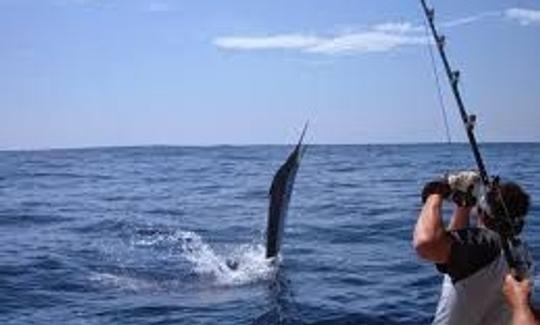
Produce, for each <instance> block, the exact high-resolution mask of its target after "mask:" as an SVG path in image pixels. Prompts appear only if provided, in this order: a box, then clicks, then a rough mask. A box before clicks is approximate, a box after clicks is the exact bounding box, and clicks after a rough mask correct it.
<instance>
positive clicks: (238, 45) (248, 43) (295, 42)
mask: <svg viewBox="0 0 540 325" xmlns="http://www.w3.org/2000/svg"><path fill="white" fill-rule="evenodd" d="M320 42H321V39H320V38H318V37H313V36H306V35H300V34H286V35H275V36H266V37H221V38H218V39H216V40H214V44H215V45H216V46H218V47H220V48H224V49H231V50H233V49H235V50H264V49H302V48H308V47H311V46H315V45H316V44H318V43H320Z"/></svg>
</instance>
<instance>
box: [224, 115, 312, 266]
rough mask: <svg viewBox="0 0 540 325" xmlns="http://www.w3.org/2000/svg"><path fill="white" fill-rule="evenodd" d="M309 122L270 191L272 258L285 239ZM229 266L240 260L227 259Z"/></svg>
mask: <svg viewBox="0 0 540 325" xmlns="http://www.w3.org/2000/svg"><path fill="white" fill-rule="evenodd" d="M307 127H308V123H306V125H305V126H304V129H303V130H302V134H301V135H300V140H298V143H297V144H296V146H295V148H294V150H293V151H292V152H291V153H290V155H289V157H288V158H287V160H286V161H285V163H284V164H283V165H281V167H279V169H278V171H277V172H276V174H275V175H274V178H273V180H272V184H271V185H270V190H269V191H268V198H269V205H268V221H267V227H266V258H267V259H272V258H275V257H276V256H277V255H278V254H279V250H280V248H281V242H282V239H283V230H284V228H285V219H286V217H287V210H288V209H289V202H290V200H291V195H292V191H293V186H294V180H295V178H296V172H297V171H298V167H299V166H300V160H301V159H302V156H303V154H304V151H305V147H304V146H303V144H302V141H303V139H304V135H305V134H306V130H307ZM226 265H227V267H229V269H231V270H237V269H238V267H239V262H238V261H237V260H232V259H227V261H226Z"/></svg>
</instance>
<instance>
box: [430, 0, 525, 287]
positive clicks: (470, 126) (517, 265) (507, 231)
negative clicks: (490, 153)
mask: <svg viewBox="0 0 540 325" xmlns="http://www.w3.org/2000/svg"><path fill="white" fill-rule="evenodd" d="M420 2H421V3H422V8H423V9H424V14H425V16H426V18H427V22H428V24H429V28H430V30H431V33H432V35H433V38H434V40H435V43H436V45H437V49H438V50H439V54H440V56H441V59H442V62H443V64H444V69H445V71H446V76H447V77H448V81H449V82H450V85H451V88H452V93H453V94H454V98H455V100H456V103H457V106H458V108H459V113H460V115H461V120H462V121H463V124H464V126H465V131H466V133H467V138H468V139H469V144H470V146H471V149H472V152H473V155H474V159H475V160H476V165H477V166H478V172H479V174H480V179H481V180H482V183H483V185H484V186H485V187H486V189H488V191H496V192H497V193H496V194H498V199H499V200H500V202H501V204H502V206H503V210H504V215H503V216H495V217H496V218H497V219H498V220H497V221H498V222H499V223H500V224H501V225H502V226H503V227H501V228H503V229H504V231H502V230H501V231H500V232H499V234H500V236H501V244H502V250H503V253H504V256H505V259H506V262H507V264H508V266H509V267H510V268H512V269H514V270H516V272H518V273H517V274H516V278H518V279H519V278H522V277H523V276H524V272H523V265H522V264H523V263H522V261H521V259H522V257H520V256H516V255H514V254H513V252H512V249H511V246H512V247H513V248H516V247H518V246H520V245H521V241H520V240H519V238H517V236H516V235H515V231H514V229H513V223H512V221H511V218H510V215H509V213H508V210H507V209H506V205H505V203H504V200H503V197H502V195H501V192H500V190H499V188H498V186H497V182H498V180H497V179H495V181H492V180H491V179H490V177H489V175H488V173H487V170H486V166H485V165H484V160H483V159H482V155H481V154H480V149H479V148H478V143H477V142H476V137H475V135H474V124H475V122H476V116H475V115H468V114H467V111H466V109H465V104H464V103H463V100H462V98H461V94H460V92H459V75H460V74H459V71H458V70H453V69H452V67H451V66H450V62H449V60H448V57H447V55H446V52H445V41H446V39H445V37H444V36H443V35H440V34H439V32H438V31H437V28H436V27H435V10H434V9H433V8H429V7H428V5H427V4H426V0H420ZM515 250H516V249H514V251H515ZM525 272H526V270H525Z"/></svg>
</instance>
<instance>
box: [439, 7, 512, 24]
mask: <svg viewBox="0 0 540 325" xmlns="http://www.w3.org/2000/svg"><path fill="white" fill-rule="evenodd" d="M501 15H502V13H501V12H500V11H486V12H482V13H479V14H476V15H472V16H467V17H462V18H458V19H454V20H450V21H447V22H444V23H443V24H442V26H443V27H447V28H448V27H457V26H463V25H469V24H472V23H476V22H479V21H480V20H484V19H486V18H493V17H501Z"/></svg>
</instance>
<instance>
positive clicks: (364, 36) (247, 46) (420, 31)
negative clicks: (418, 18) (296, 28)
mask: <svg viewBox="0 0 540 325" xmlns="http://www.w3.org/2000/svg"><path fill="white" fill-rule="evenodd" d="M490 17H495V18H498V19H502V18H504V17H507V18H510V19H513V20H517V21H519V22H520V23H521V24H522V25H529V24H532V23H540V11H539V10H531V9H522V8H512V9H508V10H505V11H486V12H483V13H480V14H477V15H472V16H468V17H463V18H459V19H455V20H450V21H446V22H441V23H440V26H442V27H445V28H452V27H457V26H462V25H467V24H472V23H476V22H478V21H480V20H484V19H486V18H490ZM430 41H431V35H430V36H429V38H428V37H426V35H425V27H424V26H423V25H413V24H411V23H410V22H386V23H381V24H376V25H373V26H368V27H364V28H363V29H362V30H348V31H347V32H345V33H341V34H334V35H330V36H328V35H326V36H317V35H307V34H299V33H291V34H278V35H271V36H261V37H245V36H233V37H220V38H217V39H215V40H214V42H213V43H214V45H216V46H217V47H219V48H222V49H227V50H272V49H274V50H297V51H300V52H303V53H321V54H344V53H345V54H350V53H356V54H359V53H369V52H388V51H392V50H396V49H398V48H401V47H404V46H414V45H423V44H427V43H428V42H430Z"/></svg>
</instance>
